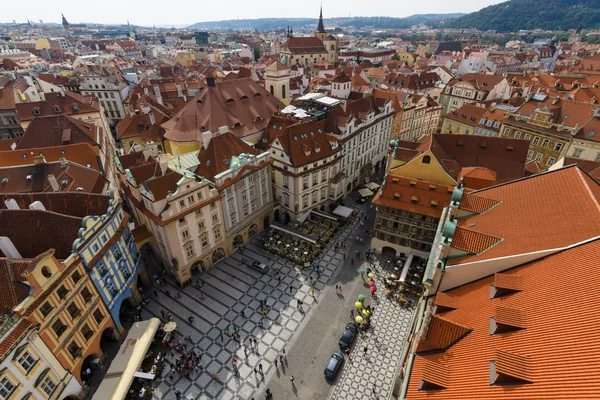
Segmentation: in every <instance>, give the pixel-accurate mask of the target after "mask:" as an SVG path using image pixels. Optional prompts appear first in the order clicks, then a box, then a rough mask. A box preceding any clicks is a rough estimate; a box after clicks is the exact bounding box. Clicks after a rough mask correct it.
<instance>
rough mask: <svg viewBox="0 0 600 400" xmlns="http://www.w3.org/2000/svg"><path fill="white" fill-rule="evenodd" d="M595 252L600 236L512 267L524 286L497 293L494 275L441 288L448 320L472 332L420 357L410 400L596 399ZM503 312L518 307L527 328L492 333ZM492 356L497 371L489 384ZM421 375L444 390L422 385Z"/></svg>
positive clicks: (599, 264)
mask: <svg viewBox="0 0 600 400" xmlns="http://www.w3.org/2000/svg"><path fill="white" fill-rule="evenodd" d="M583 214H585V212H583ZM595 226H596V229H598V226H600V225H595ZM554 232H560V229H558V230H554ZM598 254H600V240H595V241H593V242H589V243H586V244H582V245H579V246H577V247H575V248H571V249H568V250H565V251H562V252H560V253H556V254H554V255H551V256H548V257H545V258H543V259H540V260H538V261H535V262H531V263H528V264H525V265H522V266H519V267H516V268H514V269H511V270H510V275H511V276H514V277H516V278H517V279H519V280H520V286H521V288H522V290H521V291H519V292H516V293H513V294H508V295H505V296H502V297H499V298H490V285H491V284H493V283H494V282H495V280H496V276H494V275H490V276H488V277H486V278H483V279H479V280H477V281H475V282H471V283H468V284H465V285H463V286H460V287H458V288H456V289H452V290H450V291H448V292H446V293H444V296H440V295H441V293H438V294H437V296H436V300H437V299H438V298H443V297H448V296H451V298H452V300H453V303H454V305H455V306H456V308H455V309H453V310H450V311H448V312H446V313H444V315H443V319H445V320H447V321H449V322H452V323H454V324H457V325H459V326H468V327H471V328H472V331H471V332H470V333H469V334H468V335H466V336H464V337H463V338H462V339H461V340H460V341H458V342H456V343H455V344H454V345H453V346H451V347H449V348H447V349H446V351H444V352H437V353H423V354H417V355H416V357H415V358H414V362H413V365H412V372H411V375H410V377H407V378H406V379H408V388H407V392H406V399H409V400H412V399H428V400H435V399H440V400H442V399H443V400H455V399H456V400H464V399H481V400H493V399H494V400H506V399H508V398H510V399H520V400H533V399H537V400H555V399H556V400H558V399H590V398H594V397H595V393H598V392H600V379H598V378H600V341H599V340H597V333H598V331H599V330H600V319H598V318H597V317H596V316H597V308H598V302H599V300H600V297H599V295H598V294H597V291H588V292H586V295H584V296H582V293H581V288H582V287H598V286H599V285H600V274H598V273H597V271H598V269H600V257H598ZM565 266H568V267H565ZM499 307H500V308H499ZM499 309H500V310H519V314H520V318H521V319H522V321H525V322H526V323H525V324H524V329H520V330H517V331H510V332H504V333H495V334H490V320H489V317H490V316H494V315H498V310H499ZM503 312H504V311H501V312H500V315H502V313H503ZM511 313H514V312H513V311H511V312H509V313H508V314H509V315H510V314H511ZM505 314H506V313H505ZM501 318H502V317H501ZM432 321H433V318H432ZM512 323H514V321H513V322H512ZM490 361H493V362H494V365H495V370H496V374H497V377H496V384H492V385H491V384H490V372H491V365H490ZM432 366H433V367H435V368H433V367H432ZM420 378H421V379H427V380H429V381H431V382H433V383H434V384H438V385H441V386H443V389H439V388H438V389H439V390H427V389H425V390H423V388H420V386H422V385H421V382H420ZM503 380H505V381H507V383H508V384H502V381H503ZM524 382H530V383H524Z"/></svg>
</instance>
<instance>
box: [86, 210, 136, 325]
mask: <svg viewBox="0 0 600 400" xmlns="http://www.w3.org/2000/svg"><path fill="white" fill-rule="evenodd" d="M129 221H130V217H129V215H128V214H127V213H126V212H125V211H124V210H123V207H122V205H121V203H120V200H119V199H114V200H113V201H112V202H111V206H110V207H109V209H108V212H107V214H104V215H102V216H90V217H86V218H85V219H84V220H83V228H81V229H82V231H80V237H84V238H85V241H84V243H83V244H82V245H81V246H79V248H78V249H77V251H78V254H79V255H80V257H81V258H82V259H83V262H84V265H85V266H86V268H87V270H88V272H89V274H90V277H91V278H92V282H93V283H94V286H95V287H96V289H97V290H98V292H99V294H100V296H101V298H102V300H103V301H104V304H106V307H107V308H108V310H109V311H110V314H111V316H112V318H113V320H114V322H115V326H116V327H117V329H119V330H121V329H123V328H122V325H121V321H120V320H119V312H120V310H121V304H122V302H123V301H124V300H126V299H127V298H130V297H131V298H133V299H137V298H139V293H138V292H137V287H136V282H137V278H138V275H139V273H140V269H141V267H140V255H139V251H138V249H137V247H136V245H135V240H134V238H133V235H132V234H131V230H130V229H129V226H128V222H129ZM133 291H135V293H133Z"/></svg>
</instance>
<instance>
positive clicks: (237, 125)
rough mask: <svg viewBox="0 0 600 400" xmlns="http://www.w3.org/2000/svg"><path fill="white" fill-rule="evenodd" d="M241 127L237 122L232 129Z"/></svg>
mask: <svg viewBox="0 0 600 400" xmlns="http://www.w3.org/2000/svg"><path fill="white" fill-rule="evenodd" d="M241 126H242V123H241V122H239V121H238V122H236V123H235V124H233V126H232V128H239V127H241Z"/></svg>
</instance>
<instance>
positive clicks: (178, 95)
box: [175, 83, 183, 97]
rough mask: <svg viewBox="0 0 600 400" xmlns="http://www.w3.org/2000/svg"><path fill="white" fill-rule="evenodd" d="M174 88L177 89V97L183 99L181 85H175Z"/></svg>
mask: <svg viewBox="0 0 600 400" xmlns="http://www.w3.org/2000/svg"><path fill="white" fill-rule="evenodd" d="M175 87H176V88H177V97H183V90H181V84H179V83H176V84H175Z"/></svg>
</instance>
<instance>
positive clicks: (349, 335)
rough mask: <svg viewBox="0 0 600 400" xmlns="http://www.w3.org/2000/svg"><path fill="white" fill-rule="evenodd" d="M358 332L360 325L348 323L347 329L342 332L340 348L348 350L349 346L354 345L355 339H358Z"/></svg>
mask: <svg viewBox="0 0 600 400" xmlns="http://www.w3.org/2000/svg"><path fill="white" fill-rule="evenodd" d="M357 333H358V325H356V324H355V323H353V322H351V323H349V324H348V325H346V330H345V331H344V333H343V334H342V337H341V338H340V349H342V350H346V349H347V348H348V347H350V346H352V343H353V342H354V339H356V334H357Z"/></svg>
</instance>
